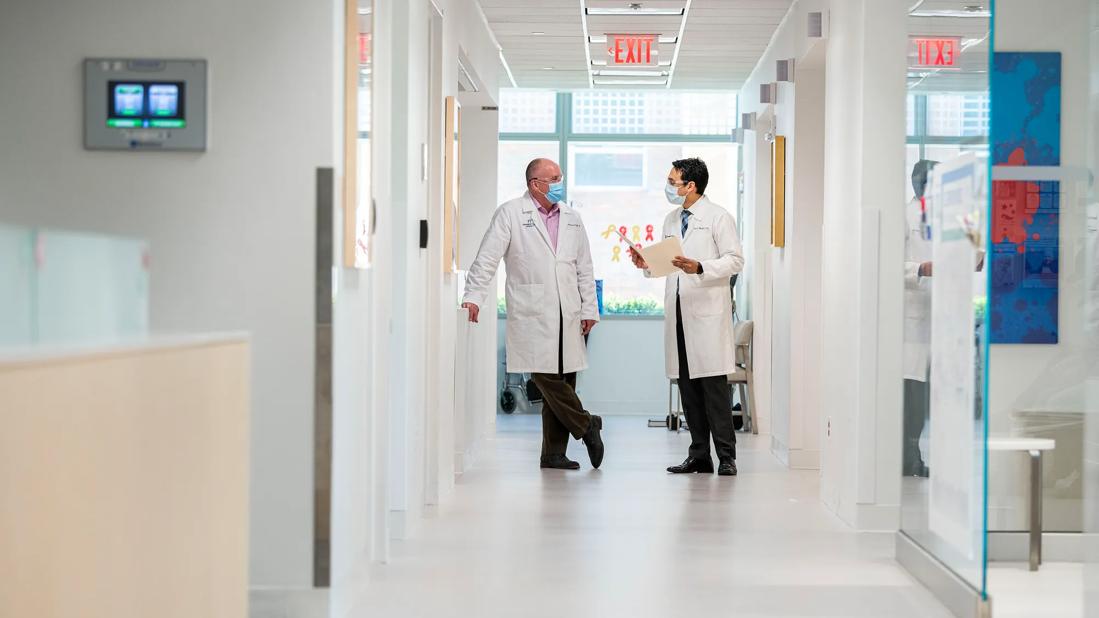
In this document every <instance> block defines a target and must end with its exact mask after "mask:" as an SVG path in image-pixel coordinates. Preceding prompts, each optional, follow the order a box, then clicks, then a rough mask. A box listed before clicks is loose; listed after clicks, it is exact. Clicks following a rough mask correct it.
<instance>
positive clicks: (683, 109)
mask: <svg viewBox="0 0 1099 618" xmlns="http://www.w3.org/2000/svg"><path fill="white" fill-rule="evenodd" d="M596 110H597V111H598V114H597V115H593V112H595V111H596ZM627 112H629V113H627ZM596 117H598V119H599V120H606V119H608V118H611V119H616V120H617V121H618V122H616V123H615V124H614V125H612V126H604V125H605V122H599V123H595V122H592V120H593V118H596ZM572 118H573V127H572V130H573V132H574V133H625V134H635V135H639V134H645V135H729V133H730V132H732V131H733V129H735V128H736V94H735V93H732V92H695V93H688V92H682V91H678V90H674V91H673V90H653V91H647V92H623V91H583V92H577V93H574V94H573V95H572Z"/></svg>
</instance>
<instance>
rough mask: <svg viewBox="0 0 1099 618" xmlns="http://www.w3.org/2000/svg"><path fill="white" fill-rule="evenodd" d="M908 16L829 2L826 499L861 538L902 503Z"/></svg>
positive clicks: (865, 3)
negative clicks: (902, 235)
mask: <svg viewBox="0 0 1099 618" xmlns="http://www.w3.org/2000/svg"><path fill="white" fill-rule="evenodd" d="M904 18H905V11H904V4H903V3H901V2H895V1H891V2H881V1H880V0H833V1H832V2H831V3H830V10H829V16H828V36H829V40H828V49H827V58H828V60H827V61H828V70H827V75H826V81H825V89H826V96H825V112H824V113H825V166H824V174H825V176H824V223H823V245H822V319H823V339H822V349H823V350H827V357H824V356H822V358H821V367H822V370H823V373H822V383H823V384H824V385H826V388H827V389H828V407H827V409H826V410H825V411H824V418H823V419H822V420H823V424H824V434H823V437H822V453H821V474H822V498H823V499H824V502H825V504H826V505H827V506H829V507H830V508H832V509H833V510H835V511H836V512H837V513H838V514H839V515H840V517H841V518H842V519H844V520H845V521H847V522H848V523H849V524H851V525H853V526H855V527H857V528H861V529H896V527H897V524H898V523H899V503H900V475H899V470H900V456H899V453H900V449H899V448H898V445H899V444H900V440H901V431H900V429H901V393H900V387H901V371H900V364H899V359H900V350H901V316H902V315H903V314H902V289H901V288H900V283H901V281H902V277H901V274H902V255H901V243H899V242H892V241H890V240H889V239H890V238H899V234H900V233H901V230H903V221H901V220H900V217H901V216H902V215H903V210H902V209H901V208H899V207H898V205H900V204H903V203H904V186H903V183H902V176H901V174H899V173H897V168H898V166H901V165H903V163H902V162H903V161H904V130H905V129H904V126H905V125H904V121H905V79H904V77H905V73H906V71H905V65H906V59H905V54H906V49H905V46H906V41H907V38H906V34H905V21H904Z"/></svg>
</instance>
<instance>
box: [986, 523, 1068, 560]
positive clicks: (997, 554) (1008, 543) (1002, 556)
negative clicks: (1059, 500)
mask: <svg viewBox="0 0 1099 618" xmlns="http://www.w3.org/2000/svg"><path fill="white" fill-rule="evenodd" d="M1085 553H1086V547H1084V538H1083V535H1082V534H1080V533H1074V532H1043V533H1042V562H1081V563H1082V562H1086V561H1087V557H1086V555H1085ZM1029 559H1030V534H1029V533H1026V532H996V531H993V532H990V533H989V535H988V560H989V562H1026V561H1027V560H1029Z"/></svg>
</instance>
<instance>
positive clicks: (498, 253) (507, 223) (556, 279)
mask: <svg viewBox="0 0 1099 618" xmlns="http://www.w3.org/2000/svg"><path fill="white" fill-rule="evenodd" d="M558 208H560V209H561V215H560V217H561V219H560V222H559V227H558V232H557V251H556V252H555V251H554V250H553V246H552V245H551V244H550V237H549V231H547V230H546V225H545V223H544V222H543V221H542V217H541V215H539V214H538V203H537V202H535V201H534V198H532V197H531V196H530V192H527V193H525V194H523V196H522V197H520V198H516V199H514V200H511V201H509V202H505V203H504V204H503V205H501V206H500V207H499V208H497V209H496V214H495V215H493V217H492V223H491V224H490V225H489V228H488V232H486V233H485V238H484V240H482V241H481V248H480V249H478V251H477V257H476V258H475V259H474V260H473V265H472V266H470V267H469V274H468V275H467V277H466V291H465V295H464V297H463V299H462V302H468V303H473V304H475V305H477V306H478V308H480V310H481V313H482V315H485V316H492V315H494V314H495V313H496V311H495V309H496V293H495V290H489V289H488V285H489V283H490V282H491V281H492V277H493V275H495V274H496V269H497V267H498V266H499V265H500V259H501V258H503V259H504V261H505V263H506V264H507V281H506V283H505V290H504V295H505V298H506V300H507V307H508V319H507V339H506V350H507V369H508V371H509V372H511V373H557V370H558V333H559V332H560V328H561V323H562V320H563V323H564V329H565V331H564V332H565V336H564V339H563V342H562V346H563V357H564V358H563V366H564V371H565V373H572V372H574V371H579V370H581V369H586V368H587V366H588V361H587V354H586V352H585V349H584V338H583V335H582V334H581V326H580V320H598V319H599V307H598V304H597V302H596V298H595V277H594V274H593V272H592V261H591V249H590V247H589V245H588V234H587V231H586V230H585V229H584V223H583V222H582V221H581V220H580V215H579V214H578V213H577V212H576V211H575V210H573V209H572V208H569V207H568V206H566V205H565V204H558ZM490 297H491V302H489V298H490Z"/></svg>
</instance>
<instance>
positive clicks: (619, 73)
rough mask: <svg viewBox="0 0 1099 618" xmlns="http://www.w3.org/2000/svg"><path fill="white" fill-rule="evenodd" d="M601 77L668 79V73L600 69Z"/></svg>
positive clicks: (598, 72)
mask: <svg viewBox="0 0 1099 618" xmlns="http://www.w3.org/2000/svg"><path fill="white" fill-rule="evenodd" d="M595 74H596V75H598V76H600V77H667V76H668V73H667V71H630V70H627V69H599V70H598V71H596V72H595Z"/></svg>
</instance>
